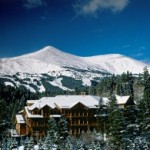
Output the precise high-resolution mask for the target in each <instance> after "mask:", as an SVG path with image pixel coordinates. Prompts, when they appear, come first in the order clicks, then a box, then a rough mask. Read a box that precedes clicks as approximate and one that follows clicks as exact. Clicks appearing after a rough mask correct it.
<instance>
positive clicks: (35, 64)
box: [0, 46, 150, 92]
mask: <svg viewBox="0 0 150 150" xmlns="http://www.w3.org/2000/svg"><path fill="white" fill-rule="evenodd" d="M145 66H147V67H148V69H149V68H150V66H149V65H148V64H144V63H142V62H140V61H137V60H134V59H132V58H130V57H126V56H123V55H121V54H108V55H97V56H91V57H79V56H76V55H73V54H69V53H65V52H62V51H60V50H58V49H56V48H54V47H52V46H47V47H45V48H43V49H41V50H39V51H36V52H33V53H29V54H25V55H22V56H18V57H12V58H2V59H0V81H1V82H2V83H4V84H5V85H10V86H15V87H25V88H27V89H29V90H30V91H32V92H37V91H38V92H44V91H46V90H50V91H52V90H54V89H55V90H56V89H57V90H70V91H72V90H74V89H75V88H76V87H81V88H82V87H84V86H91V85H92V84H93V83H94V84H96V82H99V81H100V80H101V78H103V77H105V76H110V75H112V74H121V73H123V72H127V71H129V72H132V73H133V74H138V73H142V72H143V68H144V67H145Z"/></svg>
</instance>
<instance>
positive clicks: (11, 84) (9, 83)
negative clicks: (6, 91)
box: [5, 82, 14, 86]
mask: <svg viewBox="0 0 150 150" xmlns="http://www.w3.org/2000/svg"><path fill="white" fill-rule="evenodd" d="M5 85H6V86H7V85H10V86H14V84H13V83H11V82H5Z"/></svg>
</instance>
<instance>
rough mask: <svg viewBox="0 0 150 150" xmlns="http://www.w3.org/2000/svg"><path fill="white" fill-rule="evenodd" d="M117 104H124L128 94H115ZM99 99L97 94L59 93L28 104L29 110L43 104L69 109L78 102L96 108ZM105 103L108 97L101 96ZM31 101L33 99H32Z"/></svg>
mask: <svg viewBox="0 0 150 150" xmlns="http://www.w3.org/2000/svg"><path fill="white" fill-rule="evenodd" d="M115 96H116V99H117V103H118V105H121V104H125V103H126V102H127V100H128V99H129V97H130V96H119V95H115ZM99 100H100V97H99V96H91V95H59V96H55V97H43V98H41V99H39V100H38V101H34V102H35V103H34V104H33V105H31V106H28V109H29V110H34V109H35V108H37V109H41V108H43V107H44V106H49V107H50V108H51V109H54V108H56V107H58V108H60V109H71V108H72V107H74V106H75V105H77V104H78V103H81V104H83V105H84V106H85V107H87V108H96V105H98V103H99ZM103 101H104V103H105V104H107V103H108V101H109V100H108V98H107V97H103ZM32 102H33V101H32Z"/></svg>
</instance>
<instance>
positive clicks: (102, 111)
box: [96, 97, 108, 140]
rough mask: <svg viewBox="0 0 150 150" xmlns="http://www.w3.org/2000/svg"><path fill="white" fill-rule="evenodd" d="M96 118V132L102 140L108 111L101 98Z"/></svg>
mask: <svg viewBox="0 0 150 150" xmlns="http://www.w3.org/2000/svg"><path fill="white" fill-rule="evenodd" d="M96 118H97V122H98V130H99V131H100V132H101V133H102V135H103V140H104V133H105V125H106V122H107V119H108V109H107V106H106V105H105V104H104V101H103V98H102V97H100V100H99V104H98V106H97V113H96Z"/></svg>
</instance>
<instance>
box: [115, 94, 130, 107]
mask: <svg viewBox="0 0 150 150" xmlns="http://www.w3.org/2000/svg"><path fill="white" fill-rule="evenodd" d="M115 96H116V99H117V103H118V105H121V104H126V102H127V101H128V99H129V98H130V96H129V95H128V96H119V95H115Z"/></svg>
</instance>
